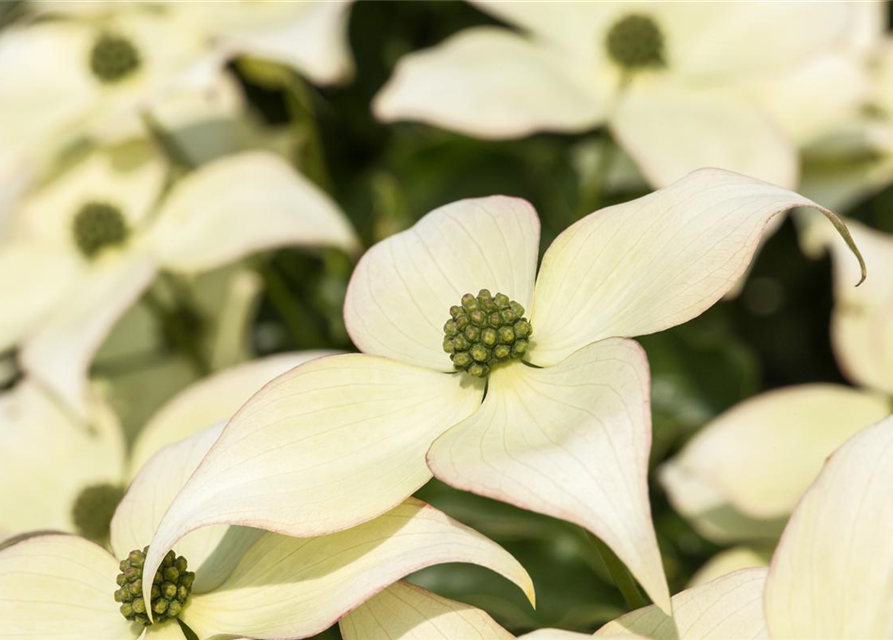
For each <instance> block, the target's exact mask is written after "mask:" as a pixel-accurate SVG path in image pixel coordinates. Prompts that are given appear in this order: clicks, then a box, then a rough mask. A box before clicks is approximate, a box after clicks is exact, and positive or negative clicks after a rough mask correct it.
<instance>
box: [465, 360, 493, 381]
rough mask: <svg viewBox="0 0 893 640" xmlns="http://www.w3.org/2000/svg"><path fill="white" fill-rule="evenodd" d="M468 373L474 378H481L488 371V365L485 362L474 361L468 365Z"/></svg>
mask: <svg viewBox="0 0 893 640" xmlns="http://www.w3.org/2000/svg"><path fill="white" fill-rule="evenodd" d="M468 373H470V374H471V375H473V376H474V377H475V378H483V377H485V376H486V375H487V374H489V373H490V367H488V366H487V365H485V364H480V363H478V362H475V363H474V364H473V365H471V366H470V367H468Z"/></svg>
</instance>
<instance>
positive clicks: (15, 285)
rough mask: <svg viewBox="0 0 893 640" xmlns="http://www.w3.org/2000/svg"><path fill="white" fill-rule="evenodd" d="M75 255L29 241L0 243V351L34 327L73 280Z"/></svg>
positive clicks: (76, 263) (76, 266)
mask: <svg viewBox="0 0 893 640" xmlns="http://www.w3.org/2000/svg"><path fill="white" fill-rule="evenodd" d="M82 268H83V267H82V265H81V263H80V260H78V258H77V256H74V255H73V254H71V253H69V252H63V251H59V250H58V249H56V248H55V247H51V246H44V245H42V244H38V243H33V242H20V243H9V244H6V245H3V246H2V247H0V351H5V350H6V349H8V348H9V347H12V346H15V345H16V344H17V343H18V342H19V341H20V340H22V339H23V338H24V337H26V336H27V335H28V334H29V333H31V332H33V331H34V328H35V326H39V325H40V322H41V320H43V319H44V318H46V317H47V316H48V314H50V313H51V312H52V311H53V310H54V308H55V307H56V306H57V305H58V304H59V302H60V301H61V300H63V299H64V297H65V294H66V292H68V291H69V290H70V289H71V287H72V286H73V285H74V284H75V283H76V282H77V279H78V277H79V276H80V275H81V271H82Z"/></svg>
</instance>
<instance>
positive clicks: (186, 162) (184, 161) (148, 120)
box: [142, 111, 198, 172]
mask: <svg viewBox="0 0 893 640" xmlns="http://www.w3.org/2000/svg"><path fill="white" fill-rule="evenodd" d="M142 118H143V123H144V124H145V125H146V129H148V130H149V133H151V134H152V138H153V139H154V140H155V142H157V143H158V146H159V147H160V148H161V150H162V151H163V152H164V155H165V156H167V159H168V160H169V161H170V163H171V164H172V165H173V166H175V167H177V168H179V169H181V170H182V171H184V172H185V171H192V170H193V169H195V168H196V167H197V166H198V163H196V162H195V160H193V159H192V157H191V156H190V155H189V152H188V151H186V149H185V147H183V145H181V144H180V142H179V141H178V140H177V138H176V136H174V135H171V134H170V133H169V132H168V131H167V129H165V127H164V125H163V124H162V123H161V122H159V120H158V119H157V118H156V117H155V116H153V115H152V114H151V113H150V112H148V111H143V112H142Z"/></svg>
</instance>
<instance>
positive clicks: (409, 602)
mask: <svg viewBox="0 0 893 640" xmlns="http://www.w3.org/2000/svg"><path fill="white" fill-rule="evenodd" d="M338 626H339V628H340V629H341V635H342V637H343V638H344V640H436V639H441V640H454V639H455V638H463V640H514V636H513V635H512V634H510V633H509V632H508V631H506V630H505V629H503V628H502V627H501V626H499V625H498V624H497V623H496V621H495V620H493V618H491V617H490V615H489V614H487V613H486V612H484V611H481V610H480V609H477V608H475V607H472V606H471V605H467V604H463V603H461V602H456V601H454V600H448V599H447V598H443V597H441V596H438V595H437V594H435V593H431V592H430V591H426V590H425V589H422V588H421V587H417V586H416V585H414V584H412V583H409V582H396V583H394V584H392V585H391V586H390V587H388V588H387V589H385V590H384V591H382V592H381V593H379V594H378V595H376V596H375V597H373V598H371V599H370V600H367V601H366V602H365V603H364V604H363V605H362V606H360V607H358V608H357V609H355V610H353V611H351V612H350V613H348V614H347V615H346V616H344V617H343V618H341V620H340V621H339V623H338Z"/></svg>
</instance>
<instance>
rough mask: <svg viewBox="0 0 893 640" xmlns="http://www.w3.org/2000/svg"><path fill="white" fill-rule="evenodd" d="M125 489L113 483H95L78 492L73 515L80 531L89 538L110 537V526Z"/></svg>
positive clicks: (72, 511)
mask: <svg viewBox="0 0 893 640" xmlns="http://www.w3.org/2000/svg"><path fill="white" fill-rule="evenodd" d="M123 497H124V489H123V488H122V487H120V486H117V485H113V484H95V485H91V486H89V487H87V488H85V489H84V490H83V491H81V492H80V494H78V497H77V499H76V500H75V502H74V507H72V510H71V517H72V520H74V526H75V528H76V529H77V531H78V533H79V534H81V535H82V536H83V537H85V538H87V539H88V540H93V541H95V542H101V541H103V540H107V539H108V537H109V526H110V525H111V523H112V517H113V516H114V515H115V509H117V508H118V503H119V502H121V498H123Z"/></svg>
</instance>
